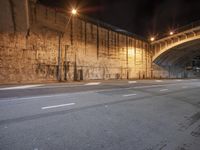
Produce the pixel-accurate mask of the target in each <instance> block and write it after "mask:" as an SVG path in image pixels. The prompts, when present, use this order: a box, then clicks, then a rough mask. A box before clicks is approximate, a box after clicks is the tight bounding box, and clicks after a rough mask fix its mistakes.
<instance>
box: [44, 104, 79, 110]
mask: <svg viewBox="0 0 200 150" xmlns="http://www.w3.org/2000/svg"><path fill="white" fill-rule="evenodd" d="M71 105H75V103H68V104H61V105H54V106H46V107H42V108H41V109H42V110H45V109H52V108H58V107H65V106H71Z"/></svg>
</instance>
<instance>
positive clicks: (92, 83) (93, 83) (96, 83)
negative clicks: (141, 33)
mask: <svg viewBox="0 0 200 150" xmlns="http://www.w3.org/2000/svg"><path fill="white" fill-rule="evenodd" d="M99 84H101V82H91V83H86V84H85V85H99Z"/></svg>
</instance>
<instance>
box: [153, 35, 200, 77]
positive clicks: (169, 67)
mask: <svg viewBox="0 0 200 150" xmlns="http://www.w3.org/2000/svg"><path fill="white" fill-rule="evenodd" d="M199 56H200V40H199V39H197V40H193V41H189V42H186V43H183V44H180V45H178V46H175V47H172V48H170V49H169V50H167V51H165V52H163V53H162V54H161V55H160V56H159V57H157V58H156V59H155V60H154V61H153V62H154V63H155V65H154V67H155V68H156V67H157V68H159V67H160V69H161V70H162V69H164V70H163V72H164V73H163V76H164V77H169V78H193V77H200V73H199V67H200V66H199ZM157 70H158V69H157ZM157 74H158V73H157ZM159 75H160V77H163V76H162V73H159Z"/></svg>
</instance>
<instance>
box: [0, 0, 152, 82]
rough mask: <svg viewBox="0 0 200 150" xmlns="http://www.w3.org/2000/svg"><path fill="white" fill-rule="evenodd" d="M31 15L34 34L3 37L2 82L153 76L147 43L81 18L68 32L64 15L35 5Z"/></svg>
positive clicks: (0, 50) (0, 49)
mask: <svg viewBox="0 0 200 150" xmlns="http://www.w3.org/2000/svg"><path fill="white" fill-rule="evenodd" d="M29 15H30V32H28V31H26V30H24V32H22V31H20V32H15V33H1V34H0V83H10V82H41V81H55V80H58V79H59V77H61V80H65V79H67V80H74V79H76V78H77V79H81V78H83V79H84V80H90V79H126V78H150V77H151V75H152V72H151V53H150V49H149V45H148V43H147V42H145V41H143V40H140V39H138V38H136V37H134V36H128V35H126V34H124V33H121V32H116V31H114V30H113V29H111V28H106V27H105V26H102V25H101V24H98V23H92V22H90V21H88V20H85V19H84V18H80V17H74V18H72V19H71V20H70V23H69V25H68V26H67V27H66V24H67V22H68V20H69V18H68V17H66V15H65V14H64V13H60V12H58V11H56V10H55V9H50V8H47V7H45V6H42V5H39V4H36V5H35V4H34V3H30V12H29ZM18 25H19V24H18ZM27 32H28V34H27ZM59 57H60V59H59ZM59 72H60V73H59Z"/></svg>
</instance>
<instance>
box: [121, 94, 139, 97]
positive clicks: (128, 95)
mask: <svg viewBox="0 0 200 150" xmlns="http://www.w3.org/2000/svg"><path fill="white" fill-rule="evenodd" d="M135 95H137V94H127V95H123V96H124V97H130V96H135Z"/></svg>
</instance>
